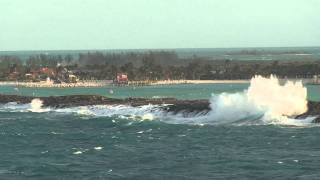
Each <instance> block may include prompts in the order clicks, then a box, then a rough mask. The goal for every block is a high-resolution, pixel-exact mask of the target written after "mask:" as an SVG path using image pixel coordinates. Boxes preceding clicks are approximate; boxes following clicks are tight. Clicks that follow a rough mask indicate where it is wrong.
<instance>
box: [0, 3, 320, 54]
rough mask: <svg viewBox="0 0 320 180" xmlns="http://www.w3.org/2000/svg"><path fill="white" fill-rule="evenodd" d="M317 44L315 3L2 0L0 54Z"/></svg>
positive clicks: (319, 13) (319, 7)
mask: <svg viewBox="0 0 320 180" xmlns="http://www.w3.org/2000/svg"><path fill="white" fill-rule="evenodd" d="M319 45H320V0H0V51H1V50H44V49H45V50H52V49H128V48H129V49H138V48H210V47H257V46H259V47H266V46H267V47H270V46H319Z"/></svg>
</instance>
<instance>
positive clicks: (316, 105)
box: [296, 101, 320, 123]
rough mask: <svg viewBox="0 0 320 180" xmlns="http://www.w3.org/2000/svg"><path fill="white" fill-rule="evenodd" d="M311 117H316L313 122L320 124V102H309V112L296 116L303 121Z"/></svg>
mask: <svg viewBox="0 0 320 180" xmlns="http://www.w3.org/2000/svg"><path fill="white" fill-rule="evenodd" d="M310 116H313V117H316V118H315V119H314V120H313V122H315V123H320V102H314V101H309V102H308V111H307V112H305V113H303V114H301V115H298V116H296V118H298V119H302V118H306V117H310Z"/></svg>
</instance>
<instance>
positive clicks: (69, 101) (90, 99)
mask: <svg viewBox="0 0 320 180" xmlns="http://www.w3.org/2000/svg"><path fill="white" fill-rule="evenodd" d="M35 98H38V99H40V100H41V101H42V102H43V106H44V107H54V108H64V107H74V106H88V105H128V106H133V107H137V106H142V105H149V104H152V105H166V106H161V107H160V108H162V109H163V110H164V111H167V112H169V113H173V114H176V113H182V114H184V113H185V114H186V115H187V114H189V113H203V114H206V113H208V112H209V111H210V110H211V107H210V103H209V101H208V100H178V99H175V98H156V99H148V98H126V99H117V98H108V97H105V96H98V95H71V96H50V97H30V96H17V95H0V104H6V103H10V102H16V103H19V104H27V103H30V102H31V101H32V100H33V99H35ZM309 116H313V117H316V119H315V120H314V122H315V123H320V102H313V101H309V102H308V111H307V112H305V113H303V114H301V115H298V116H296V118H298V119H299V118H301V119H302V118H306V117H309Z"/></svg>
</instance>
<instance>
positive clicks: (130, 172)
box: [0, 84, 320, 180]
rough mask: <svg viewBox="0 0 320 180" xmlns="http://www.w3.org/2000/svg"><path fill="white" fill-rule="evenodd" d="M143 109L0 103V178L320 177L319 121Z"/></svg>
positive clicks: (315, 89)
mask: <svg viewBox="0 0 320 180" xmlns="http://www.w3.org/2000/svg"><path fill="white" fill-rule="evenodd" d="M247 87H248V84H232V85H226V84H214V85H212V84H211V85H210V84H204V85H174V86H156V87H151V86H150V87H137V88H135V89H134V88H126V87H112V86H110V87H103V88H77V89H27V88H20V89H19V90H18V91H17V90H15V89H14V87H0V93H4V94H21V95H30V96H32V95H35V96H50V95H69V94H100V95H106V96H111V97H120V98H124V97H128V96H136V97H176V98H179V99H200V98H210V97H211V93H215V94H219V93H222V92H229V93H232V92H241V91H243V90H244V89H246V88H247ZM111 89H112V90H113V92H114V93H113V94H110V90H111ZM266 95H268V93H267V92H266ZM308 98H309V99H311V100H318V101H319V100H320V97H319V86H308ZM148 108H150V107H149V106H147V107H142V108H131V107H109V106H101V107H96V106H93V107H81V108H80V107H77V108H66V109H43V112H41V111H33V110H32V107H31V106H30V105H16V104H7V105H0V139H1V140H0V154H1V156H0V162H1V163H0V179H137V180H141V179H174V180H179V179H181V180H184V179H187V180H188V179H190V180H191V179H192V180H193V179H197V180H198V179H203V180H207V179H306V180H309V179H318V178H319V177H320V172H319V170H318V169H319V168H318V166H319V163H320V151H319V149H320V143H319V136H320V129H319V126H317V125H306V126H292V125H280V124H273V123H268V124H265V123H252V122H255V121H256V120H255V121H252V122H251V120H248V119H247V120H248V121H247V120H244V121H242V122H241V123H237V122H236V123H226V124H210V123H205V124H202V123H197V121H194V123H187V121H192V122H193V120H195V119H197V118H198V116H191V117H190V118H187V119H182V120H181V119H180V117H177V116H174V117H173V118H176V119H171V118H172V117H171V116H162V114H160V115H158V116H155V118H154V119H153V120H152V119H145V118H143V115H144V114H145V113H149V112H153V111H152V110H150V109H148ZM153 113H154V114H157V112H153ZM230 114H231V112H225V114H223V115H224V116H225V117H228V116H230ZM131 115H135V116H131ZM208 117H209V118H210V116H208ZM209 120H210V119H209ZM248 122H249V123H248Z"/></svg>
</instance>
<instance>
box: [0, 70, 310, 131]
mask: <svg viewBox="0 0 320 180" xmlns="http://www.w3.org/2000/svg"><path fill="white" fill-rule="evenodd" d="M163 106H166V105H163ZM163 106H158V105H145V106H139V107H131V106H125V105H118V106H111V105H95V106H81V107H72V108H62V109H54V108H51V109H50V108H46V109H43V108H42V102H41V100H39V99H34V100H33V101H32V102H31V103H30V104H24V105H18V104H16V103H8V104H6V105H2V106H0V111H9V112H35V113H43V112H55V113H69V114H77V115H79V116H94V117H118V118H124V119H130V120H139V121H143V120H159V121H163V122H166V123H172V124H196V125H204V124H213V125H215V124H235V125H243V124H244V125H256V124H283V125H295V126H304V125H308V124H310V123H311V122H312V121H313V119H314V117H309V118H305V119H294V117H295V116H296V115H299V114H302V113H304V112H306V111H307V89H306V88H305V87H304V86H303V84H302V82H292V81H287V82H286V83H285V84H283V85H281V84H280V83H279V80H278V79H277V78H276V77H274V76H271V77H269V78H265V77H262V76H255V77H254V78H252V79H251V81H250V86H249V88H248V89H247V90H245V91H243V92H238V93H222V94H213V95H212V97H211V99H210V107H211V109H212V110H211V111H209V112H199V113H189V114H188V113H187V115H186V113H178V114H173V113H167V112H166V111H164V110H163Z"/></svg>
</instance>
